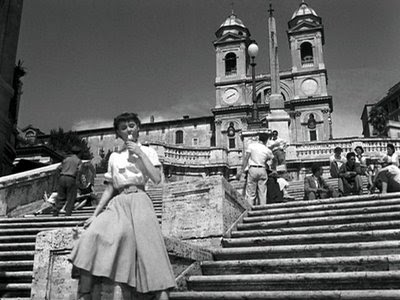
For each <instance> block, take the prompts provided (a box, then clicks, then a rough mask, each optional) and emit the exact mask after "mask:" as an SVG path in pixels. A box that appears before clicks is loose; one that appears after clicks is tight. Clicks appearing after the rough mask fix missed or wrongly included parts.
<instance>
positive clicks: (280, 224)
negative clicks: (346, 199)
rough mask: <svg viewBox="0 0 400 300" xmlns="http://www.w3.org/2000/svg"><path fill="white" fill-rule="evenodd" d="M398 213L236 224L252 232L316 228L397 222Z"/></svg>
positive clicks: (399, 216) (240, 228)
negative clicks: (255, 230)
mask: <svg viewBox="0 0 400 300" xmlns="http://www.w3.org/2000/svg"><path fill="white" fill-rule="evenodd" d="M399 219H400V212H398V211H396V212H380V213H373V214H358V215H344V216H324V217H314V218H294V219H286V220H277V221H268V222H265V221H264V222H254V223H253V222H252V223H245V224H243V223H242V224H238V226H237V228H238V230H253V229H270V228H285V227H302V226H317V225H330V224H336V225H339V224H353V223H362V222H366V223H368V222H382V221H391V220H399Z"/></svg>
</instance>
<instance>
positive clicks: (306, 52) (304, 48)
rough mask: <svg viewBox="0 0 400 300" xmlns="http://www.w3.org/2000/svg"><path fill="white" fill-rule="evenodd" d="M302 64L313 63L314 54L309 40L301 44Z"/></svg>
mask: <svg viewBox="0 0 400 300" xmlns="http://www.w3.org/2000/svg"><path fill="white" fill-rule="evenodd" d="M300 55H301V64H302V65H304V64H313V63H314V55H313V49H312V45H311V43H309V42H304V43H303V44H301V46H300Z"/></svg>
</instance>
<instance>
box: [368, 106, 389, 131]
mask: <svg viewBox="0 0 400 300" xmlns="http://www.w3.org/2000/svg"><path fill="white" fill-rule="evenodd" d="M388 120H389V117H388V113H387V112H386V110H385V109H384V108H383V107H381V106H374V107H373V108H372V109H371V111H370V112H369V118H368V123H370V124H371V125H372V127H373V128H374V130H375V131H376V133H377V134H378V136H381V137H382V136H387V130H388V128H387V122H388Z"/></svg>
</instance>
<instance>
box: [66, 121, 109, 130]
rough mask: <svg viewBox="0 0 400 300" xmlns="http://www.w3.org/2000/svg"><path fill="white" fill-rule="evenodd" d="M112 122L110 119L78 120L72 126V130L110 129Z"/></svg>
mask: <svg viewBox="0 0 400 300" xmlns="http://www.w3.org/2000/svg"><path fill="white" fill-rule="evenodd" d="M112 126H113V121H112V120H111V119H108V120H106V119H88V120H80V121H78V122H75V123H74V124H72V130H86V129H96V128H107V127H112Z"/></svg>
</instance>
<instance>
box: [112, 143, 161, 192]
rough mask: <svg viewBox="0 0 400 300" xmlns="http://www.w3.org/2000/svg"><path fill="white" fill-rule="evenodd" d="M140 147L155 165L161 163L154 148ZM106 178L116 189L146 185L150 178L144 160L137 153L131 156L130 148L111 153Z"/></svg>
mask: <svg viewBox="0 0 400 300" xmlns="http://www.w3.org/2000/svg"><path fill="white" fill-rule="evenodd" d="M140 149H141V150H142V151H143V152H144V153H145V154H146V155H147V157H148V158H149V160H150V162H151V163H152V164H153V165H154V166H160V165H161V163H160V160H159V159H158V155H157V152H156V151H155V150H154V149H153V148H150V147H146V146H142V145H140ZM104 178H105V181H107V182H111V183H112V184H113V186H114V188H115V189H120V188H122V187H124V186H126V185H145V184H146V182H147V181H148V180H149V177H148V176H147V175H146V172H145V168H144V165H143V163H142V161H141V160H140V159H139V158H138V156H137V155H135V154H133V155H131V156H129V152H128V149H125V150H122V151H120V152H113V153H112V154H111V155H110V159H109V161H108V170H107V173H106V174H104Z"/></svg>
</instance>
